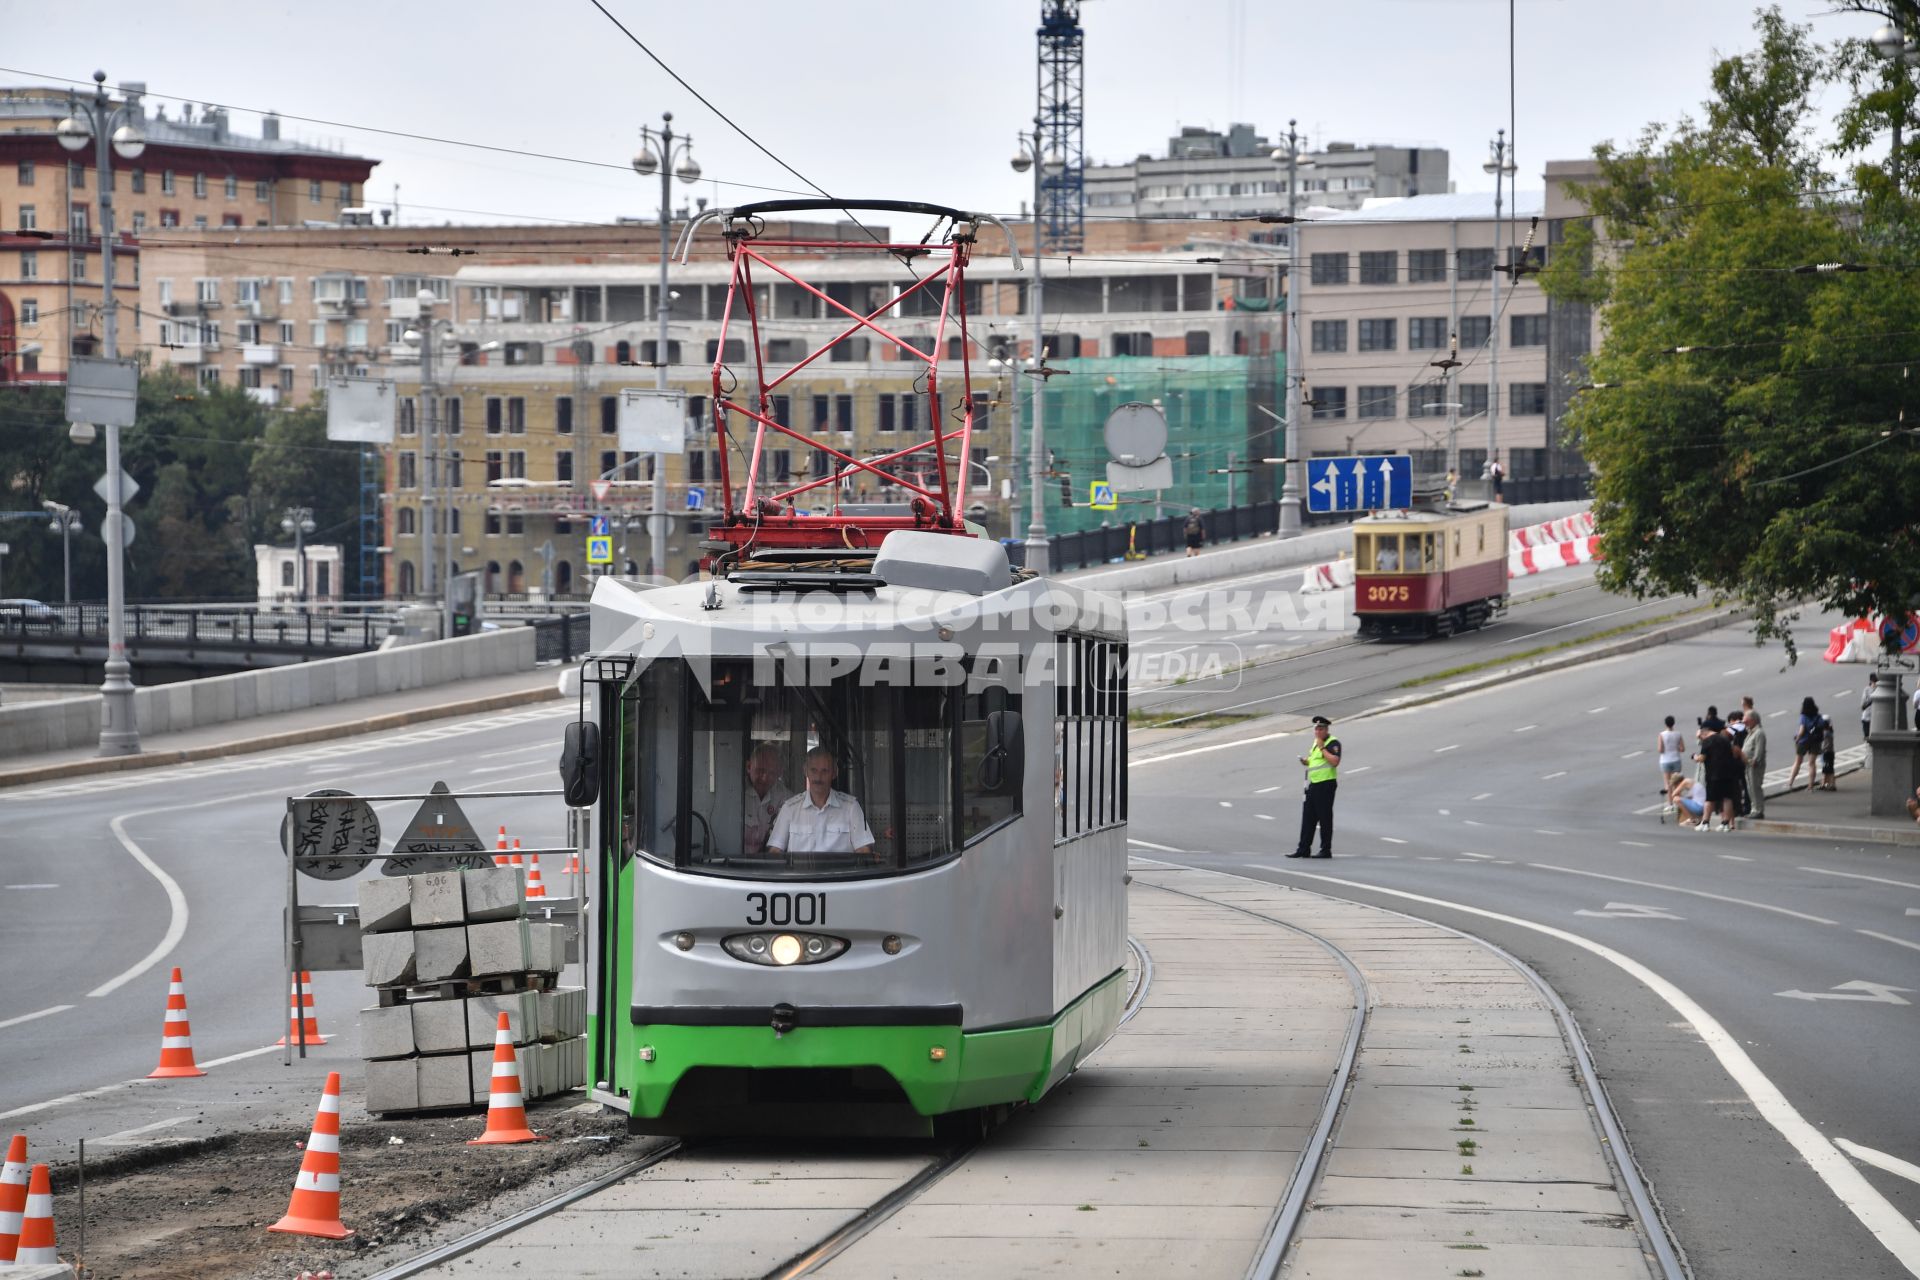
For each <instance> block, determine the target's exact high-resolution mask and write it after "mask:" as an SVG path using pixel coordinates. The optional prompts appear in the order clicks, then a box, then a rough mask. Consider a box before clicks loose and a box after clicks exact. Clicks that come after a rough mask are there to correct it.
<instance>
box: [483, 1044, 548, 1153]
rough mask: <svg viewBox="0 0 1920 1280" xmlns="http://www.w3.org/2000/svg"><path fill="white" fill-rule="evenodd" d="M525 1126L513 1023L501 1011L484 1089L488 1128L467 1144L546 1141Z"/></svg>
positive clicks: (524, 1110)
mask: <svg viewBox="0 0 1920 1280" xmlns="http://www.w3.org/2000/svg"><path fill="white" fill-rule="evenodd" d="M545 1141H546V1138H544V1137H542V1136H541V1135H540V1134H537V1133H535V1132H534V1131H533V1130H531V1129H529V1128H527V1104H526V1101H525V1099H524V1096H523V1095H522V1094H521V1092H520V1058H519V1055H517V1054H516V1053H514V1051H513V1026H512V1024H511V1023H510V1022H508V1021H507V1015H506V1014H504V1013H503V1014H501V1015H500V1022H499V1025H498V1026H497V1027H496V1028H495V1030H494V1033H493V1084H492V1086H491V1087H490V1088H489V1090H488V1092H487V1131H486V1132H485V1133H483V1134H481V1135H480V1136H479V1137H477V1138H474V1139H471V1140H470V1141H468V1143H467V1145H468V1146H470V1147H478V1146H484V1145H486V1144H488V1143H495V1142H545Z"/></svg>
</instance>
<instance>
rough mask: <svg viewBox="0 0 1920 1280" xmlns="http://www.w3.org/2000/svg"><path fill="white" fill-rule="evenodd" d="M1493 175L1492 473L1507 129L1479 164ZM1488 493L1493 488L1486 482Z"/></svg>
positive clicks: (1508, 168)
mask: <svg viewBox="0 0 1920 1280" xmlns="http://www.w3.org/2000/svg"><path fill="white" fill-rule="evenodd" d="M1480 168H1481V169H1482V170H1483V171H1484V172H1486V173H1490V174H1492V175H1493V291H1492V292H1493V302H1492V306H1493V311H1492V319H1491V320H1489V321H1488V322H1487V464H1486V466H1487V469H1486V475H1487V476H1489V477H1491V476H1492V475H1493V464H1494V463H1495V462H1496V461H1498V459H1499V457H1500V220H1501V201H1500V197H1501V191H1502V183H1503V181H1504V180H1505V178H1506V176H1507V175H1508V174H1510V173H1512V172H1514V164H1513V161H1512V159H1511V158H1510V157H1509V156H1508V154H1507V131H1506V130H1505V129H1502V130H1500V132H1499V136H1498V138H1496V139H1495V141H1494V144H1493V159H1491V160H1489V161H1488V162H1487V163H1485V164H1483V165H1481V166H1480ZM1487 494H1488V496H1489V497H1491V496H1492V494H1493V488H1492V485H1491V483H1489V485H1488V488H1487Z"/></svg>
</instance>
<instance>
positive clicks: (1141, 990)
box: [370, 935, 1153, 1280]
mask: <svg viewBox="0 0 1920 1280" xmlns="http://www.w3.org/2000/svg"><path fill="white" fill-rule="evenodd" d="M1127 947H1128V949H1129V950H1130V951H1131V952H1132V953H1133V956H1134V961H1135V963H1134V980H1133V985H1132V987H1131V989H1130V990H1129V991H1128V993H1127V1000H1126V1003H1125V1004H1124V1005H1123V1006H1122V1008H1121V1013H1120V1018H1119V1021H1118V1022H1117V1024H1116V1025H1115V1028H1114V1034H1115V1035H1118V1034H1119V1029H1120V1027H1124V1026H1125V1025H1126V1024H1127V1023H1128V1022H1129V1021H1131V1020H1132V1018H1133V1016H1134V1015H1135V1014H1136V1013H1138V1012H1139V1011H1140V1008H1141V1006H1142V1005H1143V1004H1144V1003H1145V1002H1146V997H1147V993H1148V991H1149V990H1150V989H1151V988H1152V985H1153V955H1152V952H1150V951H1149V950H1148V949H1147V947H1146V945H1145V944H1144V943H1142V942H1141V941H1140V940H1139V939H1138V938H1136V937H1133V936H1131V935H1129V936H1128V938H1127ZM993 1127H994V1126H993V1125H992V1124H990V1123H988V1122H985V1121H983V1122H982V1124H981V1127H980V1129H979V1130H978V1132H977V1133H976V1134H975V1135H974V1136H972V1137H971V1138H970V1139H969V1140H966V1141H963V1142H959V1143H956V1144H954V1145H952V1146H951V1147H949V1148H947V1149H946V1150H944V1151H942V1152H941V1153H939V1154H938V1155H937V1156H935V1157H934V1159H933V1160H932V1162H931V1163H929V1164H928V1165H927V1166H926V1167H925V1168H923V1169H921V1170H920V1171H919V1172H917V1173H915V1174H914V1175H913V1176H911V1177H910V1178H908V1179H907V1180H906V1181H904V1182H902V1183H900V1184H899V1185H897V1186H896V1187H894V1188H893V1190H891V1191H889V1192H888V1193H887V1194H886V1195H884V1196H882V1197H880V1198H879V1199H878V1200H875V1201H874V1202H873V1203H872V1204H870V1205H868V1206H867V1207H866V1208H864V1209H862V1210H860V1211H859V1212H858V1213H857V1214H855V1215H854V1217H853V1218H851V1219H849V1220H848V1221H846V1222H844V1223H842V1224H841V1225H840V1226H838V1227H836V1228H835V1229H834V1230H833V1231H831V1232H829V1233H828V1234H827V1235H826V1236H824V1237H823V1238H821V1239H819V1240H817V1241H815V1242H814V1243H813V1244H810V1245H807V1246H806V1247H804V1248H802V1249H800V1250H799V1251H797V1252H796V1253H794V1254H793V1255H792V1256H790V1257H789V1258H788V1259H787V1260H785V1261H783V1262H782V1263H781V1264H780V1265H779V1266H777V1267H775V1268H773V1269H772V1270H770V1271H768V1272H766V1273H765V1280H798V1277H801V1276H807V1275H812V1274H814V1273H815V1272H817V1271H819V1270H820V1269H821V1268H823V1267H825V1266H826V1265H827V1264H828V1263H830V1262H831V1261H833V1259H834V1258H836V1257H838V1256H840V1255H841V1254H842V1253H844V1252H845V1251H846V1250H847V1249H849V1248H851V1247H852V1246H853V1245H854V1244H856V1243H857V1242H858V1241H859V1240H861V1239H862V1238H863V1237H865V1236H867V1235H868V1234H870V1233H871V1232H873V1231H874V1230H875V1229H876V1228H878V1227H880V1226H881V1225H883V1224H884V1223H885V1222H886V1221H887V1220H888V1219H890V1218H892V1217H893V1216H894V1215H895V1214H897V1213H898V1212H899V1211H900V1210H902V1209H904V1208H906V1207H907V1206H908V1205H910V1204H912V1203H913V1202H914V1201H915V1200H917V1199H918V1198H919V1197H920V1196H921V1195H922V1194H923V1193H924V1192H926V1191H927V1190H928V1189H929V1188H930V1187H932V1186H933V1185H934V1184H936V1183H938V1182H939V1181H940V1180H941V1179H942V1178H944V1177H946V1176H947V1175H948V1174H949V1173H951V1172H953V1171H954V1170H955V1169H957V1168H959V1167H960V1166H961V1165H963V1164H965V1163H966V1161H967V1160H968V1158H969V1157H971V1156H972V1155H974V1153H976V1152H977V1151H979V1149H980V1147H981V1145H982V1144H983V1143H984V1142H985V1141H986V1139H987V1137H988V1136H989V1135H990V1134H991V1132H992V1129H993ZM687 1151H688V1147H687V1145H686V1144H685V1143H683V1142H680V1141H678V1140H673V1141H668V1142H665V1143H663V1144H661V1145H659V1146H656V1147H654V1148H652V1149H651V1150H649V1151H647V1152H646V1153H644V1154H643V1155H640V1156H638V1157H636V1158H634V1159H632V1160H628V1161H625V1162H624V1163H622V1164H620V1165H619V1166H617V1167H616V1168H613V1169H611V1170H608V1171H607V1172H605V1173H603V1174H600V1175H599V1176H597V1177H595V1178H593V1179H591V1180H589V1181H587V1182H583V1183H581V1184H580V1185H579V1186H576V1187H570V1188H568V1189H567V1190H565V1191H563V1192H561V1193H559V1194H558V1195H555V1196H552V1197H550V1198H548V1199H546V1200H543V1201H541V1202H540V1203H538V1204H535V1205H532V1206H530V1207H528V1208H526V1209H523V1210H521V1211H520V1212H518V1213H515V1214H513V1215H511V1216H509V1217H507V1218H503V1219H501V1220H500V1221H499V1222H495V1223H490V1224H488V1225H487V1226H485V1227H482V1228H480V1229H478V1230H475V1231H471V1232H469V1233H467V1234H466V1235H463V1236H460V1237H458V1238H457V1239H454V1240H450V1241H448V1242H446V1243H445V1244H441V1245H438V1246H435V1247H434V1248H432V1249H429V1250H427V1251H425V1252H423V1253H420V1254H417V1255H415V1256H413V1257H411V1258H408V1259H406V1260H405V1261H402V1262H399V1263H396V1264H394V1265H393V1266H390V1267H387V1268H386V1269H384V1270H382V1271H379V1272H376V1273H374V1275H373V1276H372V1277H370V1280H407V1278H408V1277H411V1276H418V1275H424V1274H426V1273H428V1272H430V1271H433V1270H434V1269H435V1268H438V1267H441V1266H445V1265H446V1264H448V1263H450V1262H454V1261H456V1260H457V1259H459V1258H462V1257H465V1256H466V1255H468V1254H471V1253H473V1252H474V1251H476V1250H478V1249H481V1248H484V1247H485V1246H487V1245H489V1244H492V1243H493V1242H495V1241H497V1240H502V1239H505V1238H506V1237H508V1236H511V1235H513V1234H514V1233H515V1232H518V1231H522V1230H524V1229H526V1228H527V1227H530V1226H532V1225H533V1224H535V1223H537V1222H540V1221H541V1220H543V1219H545V1218H548V1217H551V1216H552V1215H553V1214H555V1213H558V1212H560V1211H561V1210H563V1209H566V1208H568V1207H570V1206H572V1205H575V1204H578V1203H580V1202H581V1201H582V1200H585V1199H587V1198H589V1197H591V1196H594V1195H597V1194H599V1193H600V1192H602V1191H606V1190H608V1189H609V1188H612V1187H615V1186H618V1185H619V1184H620V1183H622V1182H625V1181H626V1180H627V1179H629V1178H631V1177H633V1176H634V1175H636V1174H639V1173H642V1172H644V1171H646V1170H648V1169H652V1168H655V1167H657V1166H660V1165H663V1164H667V1163H668V1162H670V1161H672V1160H673V1159H674V1158H676V1157H678V1156H681V1155H683V1154H685V1153H686V1152H687ZM741 1212H745V1211H741Z"/></svg>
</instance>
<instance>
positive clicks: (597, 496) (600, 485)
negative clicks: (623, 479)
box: [593, 480, 613, 502]
mask: <svg viewBox="0 0 1920 1280" xmlns="http://www.w3.org/2000/svg"><path fill="white" fill-rule="evenodd" d="M612 492H613V481H611V480H595V481H594V482H593V500H594V501H595V502H605V501H606V500H607V495H608V494H609V493H612Z"/></svg>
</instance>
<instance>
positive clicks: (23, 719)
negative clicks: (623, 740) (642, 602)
mask: <svg viewBox="0 0 1920 1280" xmlns="http://www.w3.org/2000/svg"><path fill="white" fill-rule="evenodd" d="M533 666H534V632H533V628H532V627H510V628H507V629H504V630H501V631H489V632H487V633H485V634H483V635H477V636H461V637H459V638H457V639H454V640H446V641H436V642H432V643H428V644H416V645H407V646H405V647H402V648H397V649H388V650H386V651H384V652H379V653H358V654H353V655H351V656H349V657H345V658H324V659H322V660H320V661H318V662H302V663H299V664H296V665H294V666H287V667H268V668H265V669H263V670H259V671H242V672H237V673H235V674H233V675H225V676H211V677H209V678H207V679H205V680H183V681H181V682H179V683H177V684H163V685H153V686H151V687H149V688H142V689H136V690H135V691H134V695H133V697H134V715H135V717H136V720H135V723H136V724H138V725H139V727H140V732H141V733H142V734H156V733H174V732H179V731H180V730H183V729H193V728H198V727H199V726H201V725H209V724H219V723H222V722H224V721H228V720H248V719H251V718H253V717H255V716H267V715H273V714H275V713H277V712H283V711H299V710H302V709H304V708H306V707H319V706H326V705H327V704H329V703H335V702H350V701H352V700H354V699H356V698H377V697H380V696H381V695H383V694H391V693H398V692H400V691H401V690H404V689H421V688H426V687H428V686H431V685H440V684H451V683H453V682H454V681H457V680H470V679H476V678H480V677H484V676H497V675H507V674H511V673H512V672H515V671H531V670H532V669H533ZM99 738H100V697H99V695H98V694H92V695H89V696H87V697H83V698H70V699H66V700H63V701H58V702H34V703H28V704H26V705H23V706H17V707H0V757H6V756H19V755H33V754H37V753H39V752H43V751H60V750H64V749H66V748H69V747H84V746H89V745H92V744H93V743H95V742H97V741H99Z"/></svg>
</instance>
